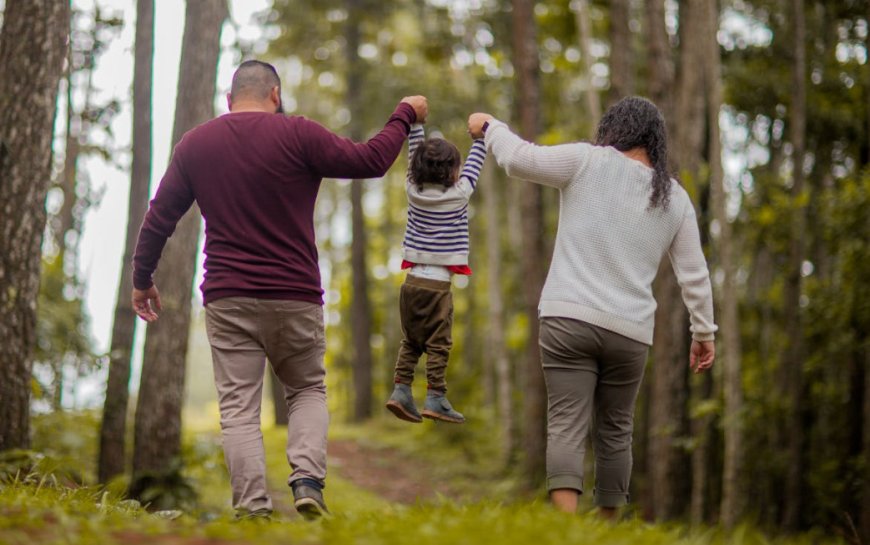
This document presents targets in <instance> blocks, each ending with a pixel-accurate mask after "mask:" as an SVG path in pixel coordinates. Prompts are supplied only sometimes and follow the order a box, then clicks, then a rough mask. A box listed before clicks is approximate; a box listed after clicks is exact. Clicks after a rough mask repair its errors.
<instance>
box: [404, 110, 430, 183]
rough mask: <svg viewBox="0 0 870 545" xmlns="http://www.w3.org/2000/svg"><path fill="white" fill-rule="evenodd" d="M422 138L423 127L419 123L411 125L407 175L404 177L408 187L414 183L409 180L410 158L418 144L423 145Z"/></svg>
mask: <svg viewBox="0 0 870 545" xmlns="http://www.w3.org/2000/svg"><path fill="white" fill-rule="evenodd" d="M424 136H425V135H424V133H423V125H421V124H419V123H414V124H413V125H411V132H409V133H408V173H407V175H406V176H405V181H406V183H407V184H409V185H410V184H413V183H414V180H412V179H411V158H412V157H413V156H414V152H415V151H417V148H418V147H420V144H422V143H423V138H424Z"/></svg>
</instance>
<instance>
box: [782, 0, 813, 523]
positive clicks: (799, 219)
mask: <svg viewBox="0 0 870 545" xmlns="http://www.w3.org/2000/svg"><path fill="white" fill-rule="evenodd" d="M791 8H792V28H793V31H794V35H793V38H794V57H793V59H792V61H793V65H792V78H793V80H792V94H791V112H790V119H789V125H790V127H789V133H790V134H789V137H790V140H791V145H792V176H793V178H792V186H791V198H792V218H791V233H790V246H789V257H788V272H787V276H786V283H785V289H784V293H783V298H784V308H783V311H784V312H783V316H785V317H786V320H787V321H786V331H785V334H786V338H787V339H788V342H789V346H788V348H787V349H786V351H785V354H784V355H785V358H784V359H783V361H782V370H783V373H784V375H785V377H786V388H787V391H786V395H787V397H788V398H789V399H790V401H791V403H790V406H789V410H788V416H787V417H786V418H787V425H786V429H788V430H789V432H788V440H787V441H788V469H787V473H786V482H785V506H784V513H783V526H784V527H785V528H786V529H788V530H792V531H793V530H796V529H797V528H798V524H799V522H800V515H801V495H802V494H801V490H802V482H803V452H802V449H803V425H802V420H803V418H802V413H803V403H802V397H803V366H804V360H803V357H804V354H803V350H804V347H803V339H802V337H803V320H802V316H801V306H800V298H801V266H802V264H803V260H804V245H805V243H804V231H805V226H806V205H805V201H806V199H805V195H804V178H805V176H804V172H803V163H804V156H805V154H806V115H807V114H806V111H807V110H806V109H807V86H806V75H807V74H806V70H807V67H806V63H807V61H806V18H805V14H804V2H803V0H792V1H791Z"/></svg>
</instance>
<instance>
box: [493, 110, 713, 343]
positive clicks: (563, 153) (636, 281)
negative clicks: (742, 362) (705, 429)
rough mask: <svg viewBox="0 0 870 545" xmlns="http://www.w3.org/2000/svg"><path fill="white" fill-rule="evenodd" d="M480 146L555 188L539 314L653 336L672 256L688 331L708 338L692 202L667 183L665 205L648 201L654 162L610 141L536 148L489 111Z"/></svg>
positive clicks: (705, 279) (704, 279)
mask: <svg viewBox="0 0 870 545" xmlns="http://www.w3.org/2000/svg"><path fill="white" fill-rule="evenodd" d="M485 140H486V146H487V148H488V149H489V150H490V151H491V152H492V154H493V155H494V156H495V159H496V161H498V164H499V165H501V167H502V168H504V169H505V170H506V171H507V173H508V174H509V175H510V176H513V177H516V178H522V179H524V180H529V181H532V182H535V183H539V184H543V185H548V186H552V187H556V188H558V189H559V191H560V198H559V227H558V233H557V235H556V243H555V248H554V251H553V261H552V264H551V265H550V271H549V273H548V274H547V280H546V282H545V283H544V289H543V291H542V293H541V301H540V305H539V312H540V316H541V317H547V316H553V317H564V318H574V319H577V320H582V321H584V322H588V323H591V324H593V325H597V326H599V327H603V328H605V329H608V330H610V331H613V332H615V333H619V334H621V335H624V336H626V337H629V338H631V339H634V340H637V341H639V342H642V343H644V344H652V340H653V326H654V317H655V309H656V302H655V299H654V298H653V293H652V283H653V280H654V279H655V277H656V273H657V272H658V267H659V263H660V262H661V260H662V258H663V257H664V256H665V254H668V256H669V257H670V260H671V263H672V265H673V268H674V272H675V273H676V276H677V280H678V282H679V284H680V287H681V289H682V296H683V301H684V302H685V304H686V307H687V308H688V310H689V317H690V321H691V331H692V337H693V338H694V339H695V340H698V341H709V340H713V337H714V333H715V331H716V329H717V327H716V325H715V324H714V323H713V294H712V288H711V285H710V275H709V272H708V270H707V262H706V260H705V258H704V254H703V252H702V250H701V241H700V235H699V233H698V223H697V219H696V218H695V209H694V206H693V205H692V202H691V200H690V199H689V196H688V194H687V193H686V191H685V190H684V189H683V188H682V187H681V186H680V185H679V184H678V183H676V182H675V183H673V184H672V186H671V193H670V204H669V206H668V208H667V210H665V209H664V208H663V207H662V206H661V205H660V206H657V207H656V208H650V207H649V198H650V194H651V191H652V185H651V183H650V182H651V180H652V173H653V171H652V169H650V168H649V167H647V166H646V165H643V164H642V163H640V162H638V161H636V160H634V159H629V158H628V157H626V156H625V155H623V154H622V153H620V152H619V151H617V150H616V149H614V148H612V147H603V146H593V145H591V144H586V143H574V144H563V145H559V146H537V145H535V144H532V143H530V142H526V141H524V140H522V139H521V138H520V137H519V136H517V135H515V134H513V133H512V132H511V131H510V129H509V128H508V126H507V125H505V124H504V123H502V122H500V121H497V120H495V119H493V120H491V121H490V122H489V127H488V128H487V131H486V135H485Z"/></svg>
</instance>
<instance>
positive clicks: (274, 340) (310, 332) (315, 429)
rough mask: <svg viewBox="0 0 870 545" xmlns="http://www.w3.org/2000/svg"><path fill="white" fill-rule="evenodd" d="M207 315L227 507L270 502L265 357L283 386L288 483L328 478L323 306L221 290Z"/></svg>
mask: <svg viewBox="0 0 870 545" xmlns="http://www.w3.org/2000/svg"><path fill="white" fill-rule="evenodd" d="M205 317H206V330H207V332H208V340H209V343H210V344H211V352H212V360H213V362H214V378H215V386H216V387H217V393H218V402H219V403H220V413H221V432H222V436H223V447H224V457H225V459H226V463H227V467H228V468H229V472H230V481H231V484H232V488H233V507H235V508H236V509H237V510H240V511H256V510H258V509H269V510H271V509H272V500H271V498H270V497H269V492H268V488H267V486H266V459H265V452H264V449H263V434H262V432H261V430H260V402H261V399H262V392H263V374H264V371H265V363H266V359H267V358H268V360H269V362H271V364H272V368H273V369H274V370H275V375H276V376H277V377H278V379H279V380H280V381H281V384H282V385H283V387H284V398H285V400H286V406H285V407H283V409H284V410H287V412H288V416H289V423H288V425H287V461H288V462H289V463H290V465H291V466H292V468H293V472H292V473H291V475H290V478H289V480H288V484H289V483H292V482H293V481H295V480H297V479H302V478H310V479H315V480H317V481H320V482H321V483H322V482H324V479H325V478H326V432H327V427H328V425H329V414H328V412H327V409H326V386H325V384H324V378H325V375H326V370H325V368H324V365H323V356H324V352H325V349H326V343H325V340H324V332H323V308H322V307H321V306H320V305H318V304H314V303H307V302H303V301H282V300H269V299H253V298H248V297H227V298H223V299H218V300H217V301H213V302H211V303H209V304H208V305H207V306H206V314H205ZM280 409H281V408H278V409H276V410H280Z"/></svg>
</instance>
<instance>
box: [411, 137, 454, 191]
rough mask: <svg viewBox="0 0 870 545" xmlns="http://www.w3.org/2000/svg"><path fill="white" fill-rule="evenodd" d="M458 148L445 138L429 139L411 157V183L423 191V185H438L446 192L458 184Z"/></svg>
mask: <svg viewBox="0 0 870 545" xmlns="http://www.w3.org/2000/svg"><path fill="white" fill-rule="evenodd" d="M461 160H462V158H461V156H460V155H459V150H458V149H456V146H454V145H453V144H451V143H450V142H448V141H447V140H444V139H443V138H427V139H426V140H424V141H423V142H422V143H421V144H420V147H418V148H417V149H416V150H415V151H414V155H412V156H411V168H410V171H411V181H413V182H414V185H416V186H417V190H418V191H422V189H423V184H438V185H442V186H444V189H445V190H446V189H447V188H448V187H452V186H453V184H455V183H456V178H457V176H458V174H459V162H460V161H461Z"/></svg>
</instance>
